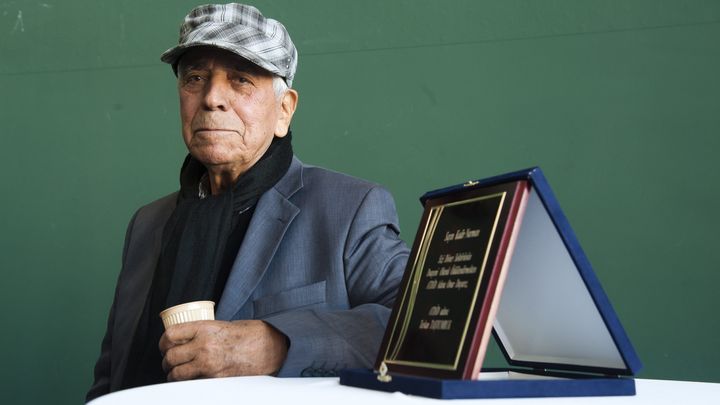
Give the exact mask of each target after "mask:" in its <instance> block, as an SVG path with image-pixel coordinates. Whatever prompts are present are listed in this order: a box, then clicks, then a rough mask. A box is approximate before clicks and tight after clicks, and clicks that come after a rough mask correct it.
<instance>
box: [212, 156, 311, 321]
mask: <svg viewBox="0 0 720 405" xmlns="http://www.w3.org/2000/svg"><path fill="white" fill-rule="evenodd" d="M300 188H302V164H301V163H300V161H299V160H297V159H296V158H293V162H292V164H291V165H290V168H289V169H288V172H287V173H286V174H285V176H283V177H282V178H281V179H280V181H278V183H277V184H276V185H275V187H273V188H271V189H270V190H268V191H267V192H266V193H265V194H263V196H262V197H261V198H260V200H259V201H258V205H257V208H256V209H255V213H254V214H253V217H252V220H251V221H250V225H249V227H248V230H247V233H246V236H245V239H244V240H243V243H242V246H241V247H240V250H239V251H238V255H237V257H236V258H235V263H234V264H233V267H232V269H231V270H230V275H229V276H228V280H227V283H226V284H225V289H224V290H223V294H222V297H221V298H220V302H219V303H218V306H217V309H216V311H215V317H216V319H219V320H230V319H232V317H233V315H235V314H236V313H237V312H238V311H239V310H240V309H241V308H242V306H243V305H244V304H245V302H246V301H247V300H248V298H249V297H250V295H251V294H252V292H253V290H255V288H256V287H257V285H258V283H259V282H260V280H262V277H263V274H265V271H266V270H267V268H268V265H269V264H270V261H271V260H272V258H273V256H274V255H275V251H276V250H277V248H278V246H279V245H280V242H281V241H282V239H283V236H284V235H285V231H286V230H287V228H288V227H289V226H290V224H291V223H292V221H293V219H294V218H295V216H296V215H297V214H298V213H299V212H300V209H299V208H298V207H297V206H295V205H294V204H293V203H291V202H290V201H289V200H288V198H289V197H290V196H292V195H293V194H294V193H295V192H296V191H297V190H299V189H300Z"/></svg>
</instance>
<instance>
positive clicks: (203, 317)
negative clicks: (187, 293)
mask: <svg viewBox="0 0 720 405" xmlns="http://www.w3.org/2000/svg"><path fill="white" fill-rule="evenodd" d="M160 318H162V321H163V325H165V329H167V328H168V327H169V326H172V325H177V324H180V323H185V322H192V321H212V320H213V319H215V303H214V302H212V301H193V302H186V303H185V304H180V305H175V306H174V307H170V308H168V309H166V310H164V311H162V312H160Z"/></svg>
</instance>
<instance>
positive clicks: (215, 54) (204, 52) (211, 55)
mask: <svg viewBox="0 0 720 405" xmlns="http://www.w3.org/2000/svg"><path fill="white" fill-rule="evenodd" d="M217 66H221V67H223V68H225V69H232V70H236V71H240V72H248V73H252V74H254V75H258V76H272V73H270V72H268V71H267V70H265V69H263V68H261V67H260V66H258V65H256V64H254V63H252V62H250V61H248V60H247V59H245V58H243V57H242V56H240V55H237V54H235V53H233V52H230V51H226V50H224V49H221V48H216V47H212V46H197V47H193V48H190V49H189V50H187V51H186V52H185V53H183V55H182V56H180V59H179V60H178V73H179V74H182V73H183V72H187V71H190V70H208V69H210V68H212V67H217Z"/></svg>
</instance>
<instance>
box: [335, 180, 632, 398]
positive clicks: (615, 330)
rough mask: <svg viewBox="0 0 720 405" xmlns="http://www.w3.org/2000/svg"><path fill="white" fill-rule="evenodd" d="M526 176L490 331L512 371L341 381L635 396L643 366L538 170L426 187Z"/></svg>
mask: <svg viewBox="0 0 720 405" xmlns="http://www.w3.org/2000/svg"><path fill="white" fill-rule="evenodd" d="M520 180H526V181H528V183H529V184H530V191H529V195H528V197H527V202H526V205H525V209H524V213H523V219H522V221H521V224H520V228H519V230H518V236H517V241H516V245H515V248H514V251H513V253H512V258H511V262H510V266H509V268H508V270H507V274H506V279H505V283H504V286H503V287H502V291H501V299H500V304H499V308H498V310H497V313H496V316H495V319H494V322H493V335H494V337H495V340H496V342H497V343H498V346H499V347H500V349H501V350H502V352H503V354H504V356H505V359H506V360H507V362H508V364H509V366H510V367H508V368H503V369H485V368H484V369H482V371H481V372H480V375H479V376H478V379H474V380H460V379H435V378H428V377H420V376H412V375H400V374H392V373H391V377H392V379H391V381H389V382H381V381H379V380H378V378H377V376H378V374H377V372H375V371H373V370H369V369H348V370H343V371H341V373H340V383H341V384H343V385H348V386H354V387H361V388H368V389H374V390H379V391H386V392H395V391H399V392H403V393H406V394H411V395H420V396H425V397H431V398H441V399H463V398H465V399H467V398H511V397H571V396H578V397H581V396H613V395H634V394H635V381H634V379H633V376H634V375H635V374H636V373H637V372H638V371H639V370H640V369H641V367H642V364H641V362H640V360H639V358H638V356H637V354H636V353H635V350H634V348H633V346H632V344H631V343H630V339H629V338H628V336H627V334H626V333H625V330H624V329H623V327H622V325H621V323H620V321H619V319H618V317H617V315H616V314H615V311H614V310H613V308H612V305H611V304H610V300H609V299H608V297H607V295H606V294H605V292H604V291H603V289H602V287H601V285H600V282H599V280H598V278H597V277H596V275H595V273H594V271H593V269H592V267H591V265H590V262H589V261H588V259H587V257H586V255H585V253H584V252H583V250H582V248H581V246H580V243H579V242H578V240H577V237H576V236H575V233H574V232H573V230H572V228H571V227H570V224H569V222H568V220H567V218H566V217H565V215H564V214H563V211H562V209H561V208H560V205H559V203H558V201H557V199H556V198H555V195H554V193H553V192H552V189H551V188H550V185H549V183H548V182H547V180H546V178H545V176H544V175H543V173H542V170H540V168H538V167H534V168H530V169H526V170H521V171H517V172H513V173H508V174H504V175H500V176H496V177H491V178H488V179H483V180H477V181H470V182H467V183H464V184H458V185H455V186H452V187H447V188H443V189H439V190H435V191H431V192H428V193H426V194H425V195H423V196H422V197H421V199H420V200H421V202H422V203H423V204H424V203H425V201H427V200H428V199H434V198H438V197H445V196H448V195H452V194H455V193H460V192H465V191H467V190H468V189H473V188H482V187H490V186H495V185H498V184H503V183H508V182H515V181H520Z"/></svg>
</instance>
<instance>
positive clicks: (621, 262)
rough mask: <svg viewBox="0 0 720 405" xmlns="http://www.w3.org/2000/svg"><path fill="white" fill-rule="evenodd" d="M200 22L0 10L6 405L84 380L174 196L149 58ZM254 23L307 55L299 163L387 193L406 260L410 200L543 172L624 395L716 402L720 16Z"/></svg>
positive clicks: (536, 9) (284, 4)
mask: <svg viewBox="0 0 720 405" xmlns="http://www.w3.org/2000/svg"><path fill="white" fill-rule="evenodd" d="M194 3H195V2H193V1H187V0H182V1H170V0H163V1H152V2H144V1H139V0H115V1H55V0H45V2H44V3H43V2H34V1H19V0H18V1H0V95H1V96H2V97H0V140H2V147H0V162H2V170H0V187H1V188H2V198H1V199H0V230H1V231H0V269H1V271H2V275H3V277H2V283H1V284H0V308H1V309H2V312H1V313H2V315H0V316H1V318H0V325H2V333H0V348H1V350H2V353H3V356H2V367H0V385H1V387H0V403H7V404H10V403H13V404H20V403H56V404H64V403H68V404H69V403H79V402H81V400H82V398H83V396H84V393H85V390H86V389H87V387H88V385H89V384H90V382H91V373H92V366H93V364H94V361H95V358H96V356H97V354H98V348H99V343H100V339H101V336H102V333H103V332H104V327H105V318H106V315H107V310H108V308H109V305H110V302H111V299H112V293H113V288H114V282H115V278H116V276H117V273H118V270H119V262H120V251H121V248H122V240H123V236H124V231H125V226H126V224H127V221H128V219H129V218H130V216H131V215H132V213H133V212H134V210H135V209H136V208H137V207H138V206H139V205H141V204H143V203H145V202H148V201H150V200H152V199H154V198H157V197H159V196H161V195H164V194H165V193H168V192H170V191H172V190H174V189H175V188H176V187H177V176H178V174H177V172H178V168H179V164H180V162H181V159H182V157H183V155H184V147H183V144H182V142H181V140H180V136H179V125H178V122H179V119H178V113H177V100H176V95H175V89H174V80H173V79H174V77H173V75H172V73H171V71H170V69H169V68H168V67H167V66H165V65H164V64H162V63H161V62H159V60H158V56H159V54H160V53H161V52H162V51H164V50H165V49H167V48H168V47H170V46H171V45H172V44H173V43H174V42H175V41H176V34H177V30H178V24H179V22H180V21H181V19H182V17H183V16H184V15H185V13H186V11H187V10H189V9H190V8H191V7H192V6H193V5H194ZM257 5H258V6H259V7H260V9H261V10H262V11H263V12H264V13H265V14H266V15H268V16H272V17H274V18H277V19H279V20H281V21H283V22H284V23H285V24H286V26H287V27H288V29H289V30H290V32H291V33H292V35H293V38H294V40H295V43H296V45H297V47H298V49H299V52H300V62H299V69H298V74H297V78H296V81H295V83H296V87H297V89H298V91H299V92H300V105H299V111H298V112H297V114H296V119H295V122H294V124H293V128H294V132H295V137H294V142H295V143H294V145H295V150H296V152H297V153H298V155H299V156H300V157H301V158H302V159H303V160H304V161H306V162H309V163H313V164H317V165H322V166H326V167H330V168H333V169H336V170H340V171H344V172H347V173H350V174H353V175H356V176H359V177H364V178H368V179H370V180H373V181H376V182H379V183H382V184H384V185H385V186H387V187H388V188H389V189H390V190H391V191H392V192H393V193H394V195H395V197H396V200H397V203H398V210H399V213H400V220H401V224H402V226H403V237H404V238H405V239H406V240H411V239H412V238H413V236H414V233H415V228H416V226H417V223H418V220H419V217H420V213H421V209H420V205H419V203H418V201H417V197H418V196H420V195H421V194H422V193H423V192H425V191H427V190H431V189H435V188H438V187H443V186H447V185H450V184H455V183H458V182H462V181H465V180H468V179H471V178H481V177H486V176H490V175H495V174H499V173H502V172H505V171H510V170H516V169H519V168H523V167H527V166H531V165H540V166H541V167H542V168H543V170H544V171H545V173H546V175H547V177H548V178H549V179H550V182H551V184H552V185H553V187H554V189H555V192H556V194H557V196H558V198H559V200H560V202H561V204H562V205H563V207H564V209H565V212H566V214H567V216H568V217H569V219H570V222H571V224H572V225H573V227H574V229H575V231H576V233H577V234H578V237H579V239H580V241H581V242H582V243H583V246H584V247H585V250H586V253H587V254H588V256H589V258H590V260H591V262H592V263H593V265H594V267H595V269H596V272H597V274H598V277H599V278H600V280H601V281H602V283H603V285H604V287H605V289H606V292H607V294H608V295H609V297H610V299H611V300H612V302H613V303H614V305H615V309H616V311H617V312H618V315H619V317H620V319H621V321H622V322H623V324H624V325H625V328H626V329H627V331H628V334H629V335H630V337H631V339H632V341H633V342H634V345H635V347H636V349H637V351H638V352H639V355H640V357H641V359H642V360H643V362H644V364H645V368H644V370H643V372H642V373H641V375H640V377H643V378H661V379H680V380H701V381H714V382H720V369H718V367H717V364H718V363H720V349H718V342H720V316H718V314H717V310H718V308H719V307H720V305H719V304H720V298H719V297H720V294H718V293H717V286H718V284H720V275H719V274H720V272H719V271H718V270H720V266H719V265H718V262H719V261H720V260H719V259H720V255H719V254H718V251H719V250H720V249H718V244H719V242H720V238H719V237H718V233H717V226H718V225H719V224H720V213H719V212H718V209H717V206H718V200H719V197H720V186H718V180H720V179H719V178H718V175H717V154H718V152H720V140H719V137H718V135H719V133H720V73H718V72H720V2H718V1H712V0H710V1H681V0H677V1H661V0H646V1H628V0H613V1H596V0H585V1H578V0H554V1H549V0H548V1H540V0H535V1H532V0H527V1H519V0H495V1H470V0H468V1H407V0H405V1H379V0H376V1H349V0H346V1H335V0H323V1H303V2H299V1H290V0H287V1H280V0H278V1H269V0H268V1H258V2H257ZM492 360H493V359H491V361H492ZM494 361H497V356H494Z"/></svg>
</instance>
